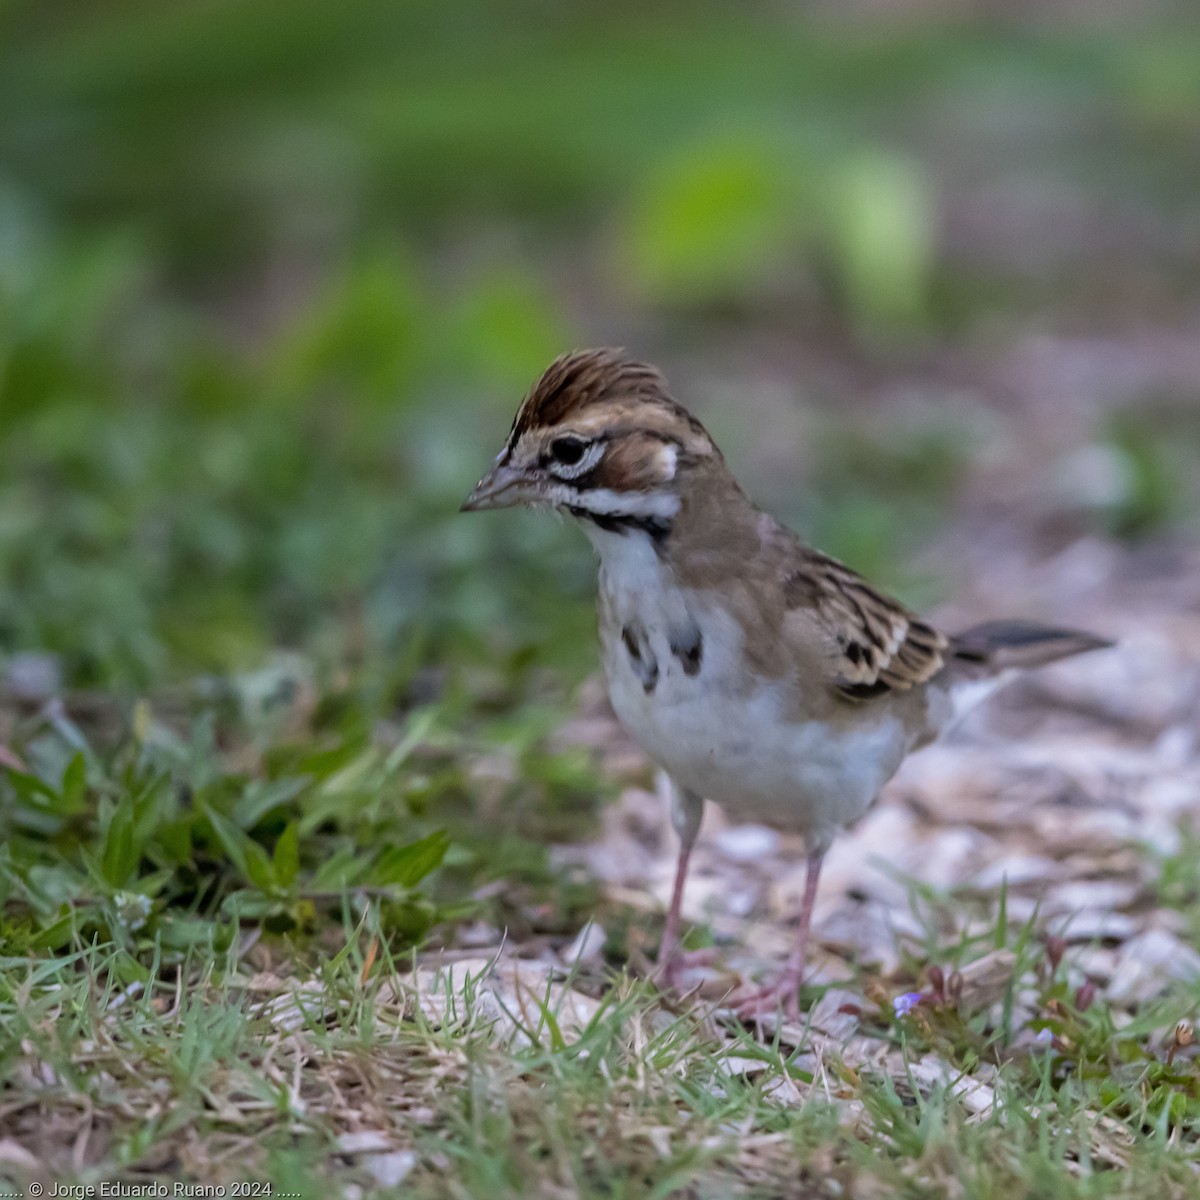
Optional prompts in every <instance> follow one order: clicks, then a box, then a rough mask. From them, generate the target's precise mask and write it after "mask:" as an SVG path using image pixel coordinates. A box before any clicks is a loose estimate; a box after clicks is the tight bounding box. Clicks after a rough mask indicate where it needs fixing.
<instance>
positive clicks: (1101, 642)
mask: <svg viewBox="0 0 1200 1200" xmlns="http://www.w3.org/2000/svg"><path fill="white" fill-rule="evenodd" d="M1113 644H1114V643H1113V642H1111V641H1109V639H1108V638H1102V637H1097V636H1096V635H1095V634H1093V633H1081V632H1080V631H1079V630H1078V629H1055V628H1053V627H1052V626H1050V625H1039V624H1037V623H1036V622H1035V621H985V622H984V623H983V624H982V625H973V626H972V627H971V628H970V629H967V630H964V631H963V632H962V633H960V634H958V635H957V636H956V637H954V638H953V639H952V641H951V647H950V650H951V653H952V654H953V656H954V657H955V658H957V659H961V660H962V661H964V662H969V663H979V664H981V665H983V666H986V667H988V668H990V669H991V670H993V671H1003V670H1005V669H1007V668H1008V667H1041V666H1044V665H1045V664H1046V663H1052V662H1055V661H1057V660H1058V659H1060V658H1070V656H1071V655H1072V654H1083V653H1085V652H1086V651H1088V650H1103V649H1104V648H1105V647H1107V646H1112V645H1113Z"/></svg>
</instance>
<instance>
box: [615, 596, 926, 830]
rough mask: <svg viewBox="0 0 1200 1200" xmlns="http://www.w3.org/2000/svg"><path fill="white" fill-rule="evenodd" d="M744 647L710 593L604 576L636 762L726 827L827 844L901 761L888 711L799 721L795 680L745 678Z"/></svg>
mask: <svg viewBox="0 0 1200 1200" xmlns="http://www.w3.org/2000/svg"><path fill="white" fill-rule="evenodd" d="M744 636H745V634H744V631H743V630H742V628H741V626H740V624H739V623H738V622H737V620H736V619H735V618H734V617H733V616H732V615H731V614H730V613H728V612H727V611H725V610H723V609H722V608H721V607H720V605H719V603H718V602H717V601H716V599H715V597H714V596H713V594H712V593H711V592H703V591H700V592H688V591H686V590H684V589H680V588H676V587H668V586H663V585H662V581H661V580H660V581H659V586H650V587H637V586H631V585H630V583H629V581H628V580H617V581H614V580H613V579H612V577H611V575H608V577H607V578H606V577H605V575H604V574H602V578H601V597H600V637H601V644H602V649H603V660H604V670H605V674H606V676H607V679H608V685H609V694H610V697H611V699H612V704H613V708H614V710H615V711H616V713H617V716H618V717H619V718H620V720H621V722H622V724H623V725H624V726H625V727H626V729H628V730H629V732H630V733H631V734H632V735H633V737H634V738H635V739H636V740H637V741H638V742H639V743H640V745H641V746H642V748H643V749H644V750H645V751H646V753H647V754H649V755H650V757H651V758H653V759H654V760H655V761H656V762H657V763H658V764H659V765H661V766H662V767H663V768H664V769H665V770H666V771H667V772H668V773H669V774H670V775H671V776H672V777H673V778H674V779H675V781H676V783H678V784H680V785H682V786H683V787H686V788H689V789H691V790H692V791H695V792H697V793H699V794H700V795H702V796H705V797H706V798H708V799H710V800H713V801H715V802H716V803H718V804H721V805H722V806H723V807H725V808H726V809H727V810H728V811H729V812H730V814H731V815H732V816H734V817H738V818H741V819H745V820H757V821H764V822H766V823H769V824H773V825H778V826H782V827H785V828H792V829H797V830H799V831H801V832H804V833H807V834H815V835H818V836H825V835H826V834H828V835H830V836H831V835H832V832H833V831H834V830H836V829H837V828H838V827H840V826H841V825H844V824H846V823H847V822H849V821H853V820H855V819H857V818H858V817H859V816H861V815H862V813H863V812H865V811H866V809H867V808H868V807H869V806H870V804H871V802H872V801H873V800H874V799H875V797H876V795H877V794H878V793H879V790H880V788H881V787H882V786H883V784H884V783H885V782H886V781H887V780H888V779H889V778H890V777H891V775H892V774H893V773H894V772H895V770H896V769H897V768H898V767H899V765H900V762H901V761H902V759H903V757H904V754H905V753H906V752H907V750H908V749H909V744H908V743H909V738H908V735H907V733H906V730H905V727H904V724H903V722H902V721H901V720H900V718H899V716H898V715H896V714H895V713H894V712H893V711H892V710H891V709H890V707H888V706H886V705H881V706H879V707H878V709H877V710H876V711H874V712H864V711H863V710H855V717H854V720H853V723H851V724H847V723H844V722H842V723H833V722H830V721H829V720H827V719H823V718H821V717H818V716H816V715H814V716H813V717H812V718H811V719H804V716H803V714H804V713H805V705H804V703H803V696H801V695H799V694H798V689H800V688H801V687H802V684H801V683H800V681H799V679H798V676H797V674H796V673H793V672H790V671H786V670H785V671H783V672H781V673H779V674H778V675H775V676H773V677H772V678H770V679H767V678H765V677H763V676H761V675H759V674H757V673H755V672H754V671H753V670H752V669H751V668H750V667H749V665H748V662H747V657H746V655H745V653H744V646H743V639H744ZM780 652H781V653H785V648H784V647H781V648H780ZM811 707H812V709H813V711H814V713H816V712H817V711H819V710H820V708H821V707H822V706H817V705H812V706H811Z"/></svg>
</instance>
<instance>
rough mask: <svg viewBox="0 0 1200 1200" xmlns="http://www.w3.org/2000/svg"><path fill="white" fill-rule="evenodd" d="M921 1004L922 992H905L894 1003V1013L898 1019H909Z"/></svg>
mask: <svg viewBox="0 0 1200 1200" xmlns="http://www.w3.org/2000/svg"><path fill="white" fill-rule="evenodd" d="M920 1003H921V993H920V992H903V993H901V994H900V995H899V996H897V997H896V998H895V1000H893V1001H892V1011H893V1012H894V1013H895V1014H896V1016H898V1017H907V1016H908V1014H909V1013H910V1012H912V1010H913V1009H914V1008H916V1007H917V1005H918V1004H920Z"/></svg>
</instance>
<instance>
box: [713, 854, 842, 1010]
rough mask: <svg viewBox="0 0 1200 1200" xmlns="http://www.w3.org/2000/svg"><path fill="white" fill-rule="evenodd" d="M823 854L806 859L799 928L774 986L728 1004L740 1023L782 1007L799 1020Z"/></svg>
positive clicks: (745, 993)
mask: <svg viewBox="0 0 1200 1200" xmlns="http://www.w3.org/2000/svg"><path fill="white" fill-rule="evenodd" d="M824 858H825V851H824V850H823V849H822V850H816V851H812V852H810V853H809V855H808V863H807V866H806V868H805V872H804V899H803V900H802V901H801V902H800V928H799V929H798V930H797V931H796V940H795V942H794V943H793V944H792V950H791V953H790V954H789V955H788V959H787V963H786V964H785V966H784V968H783V972H782V973H781V974H780V976H779V978H778V979H776V980H775V982H774V983H769V984H766V985H764V986H763V987H761V988H753V989H750V990H748V991H743V992H741V993H738V992H735V993H734V994H733V996H731V997H730V1004H731V1005H732V1007H733V1009H734V1011H735V1012H736V1013H737V1015H738V1016H739V1017H741V1018H742V1019H743V1020H752V1019H753V1018H755V1017H762V1016H767V1015H770V1014H771V1013H774V1012H775V1011H776V1010H777V1009H778V1008H779V1007H780V1006H781V1005H782V1007H783V1015H784V1016H785V1017H787V1018H788V1019H789V1020H793V1021H795V1020H799V1019H800V983H801V981H802V980H803V978H804V962H805V957H806V955H807V953H808V934H809V930H810V929H811V928H812V914H813V905H814V903H815V902H816V898H817V881H818V880H819V879H820V877H821V863H822V861H823V860H824Z"/></svg>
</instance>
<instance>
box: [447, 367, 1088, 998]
mask: <svg viewBox="0 0 1200 1200" xmlns="http://www.w3.org/2000/svg"><path fill="white" fill-rule="evenodd" d="M517 504H524V505H531V506H536V507H551V508H555V509H558V510H559V511H560V512H565V513H569V514H570V515H571V516H572V517H575V518H577V519H578V521H579V523H580V525H581V526H582V528H583V530H584V532H585V533H586V534H587V535H588V537H589V538H590V539H591V541H592V543H593V545H594V546H595V548H596V550H597V551H598V552H599V555H600V579H599V625H600V644H601V648H602V654H603V661H604V671H605V674H606V676H607V678H608V687H609V694H610V696H611V699H612V705H613V708H614V709H615V710H616V713H617V716H618V717H619V718H620V720H621V721H622V723H623V724H624V725H625V727H626V728H627V729H628V730H629V732H630V733H631V734H632V735H633V736H634V738H636V739H637V741H638V742H639V743H640V744H641V746H642V747H643V749H644V750H645V751H646V753H647V754H648V755H649V756H650V757H651V758H652V759H654V761H655V762H657V763H658V764H659V765H661V766H662V767H663V769H664V770H665V771H666V772H667V773H668V775H670V777H671V779H672V781H673V784H674V803H673V806H672V823H673V825H674V827H675V830H676V832H677V833H678V835H679V838H680V851H679V861H678V867H677V870H676V874H675V885H674V889H673V892H672V896H671V903H670V908H669V910H668V912H667V919H666V925H665V928H664V932H663V939H662V945H661V949H660V953H659V963H660V970H661V972H662V974H663V975H664V976H665V977H666V979H667V981H668V982H671V981H673V980H674V979H675V978H676V977H677V974H678V971H679V966H680V963H681V961H682V956H681V952H680V902H681V899H682V896H683V888H684V882H685V880H686V878H687V870H688V859H689V856H690V854H691V851H692V847H693V845H694V844H695V841H696V835H697V833H698V831H699V828H700V820H701V815H702V812H703V806H704V800H705V799H709V800H713V801H715V802H716V803H718V804H720V805H721V806H722V807H723V808H725V809H726V810H727V811H728V812H729V813H730V814H731V815H733V816H734V817H740V818H746V819H749V820H754V821H761V822H765V823H767V824H771V825H774V826H777V827H783V828H786V829H790V830H796V831H799V832H800V833H802V834H804V836H805V839H806V843H807V851H808V863H807V871H806V880H805V889H804V897H803V901H802V905H801V909H800V922H799V930H798V935H797V938H796V942H795V946H794V949H793V950H792V953H791V955H790V956H789V958H788V961H787V965H786V967H785V969H784V970H783V972H782V974H781V975H780V977H779V979H778V981H777V982H775V983H773V984H772V985H770V986H768V987H766V988H763V989H760V990H757V991H754V992H752V993H750V994H749V995H746V996H743V997H742V998H741V1003H740V1009H741V1011H742V1012H743V1013H744V1014H745V1015H753V1014H755V1013H759V1012H763V1011H767V1010H771V1011H773V1010H774V1009H775V1008H776V1006H777V1005H779V1004H782V1006H783V1008H784V1011H785V1012H786V1013H787V1014H788V1015H796V1014H797V1012H798V1006H799V1001H798V990H799V985H800V981H801V977H802V973H803V969H804V959H805V947H806V943H807V941H808V932H809V925H810V922H811V917H812V908H813V899H814V896H815V894H816V889H817V880H818V876H819V874H820V868H821V859H822V856H823V855H824V854H825V851H826V850H827V849H828V847H829V845H830V843H831V841H832V839H833V837H834V835H835V834H836V833H837V831H838V830H839V829H840V828H842V827H843V826H845V825H847V824H849V823H851V822H853V821H855V820H857V819H858V818H859V817H861V816H862V815H863V813H865V812H866V810H867V809H868V808H869V807H870V805H871V804H872V802H873V801H874V800H875V798H876V797H877V796H878V795H879V791H880V789H881V788H882V787H883V785H884V784H885V783H886V782H887V781H888V780H889V779H890V778H891V777H892V775H893V774H894V773H895V772H896V770H897V768H898V767H899V766H900V763H901V762H902V761H903V759H904V757H905V756H906V755H907V754H908V753H909V752H910V751H913V750H916V749H917V748H919V747H921V746H924V745H926V744H927V743H928V742H930V741H932V740H933V739H934V738H935V737H937V736H938V734H939V733H940V732H941V731H942V730H943V729H945V728H946V727H947V726H948V725H949V724H950V723H951V721H952V720H953V719H954V718H955V717H956V715H957V714H958V711H959V710H960V709H961V708H962V707H963V705H964V704H965V703H967V702H969V701H970V700H972V699H974V698H976V697H977V696H979V695H980V694H981V693H983V692H985V691H987V690H988V688H989V687H990V686H993V685H995V684H996V683H997V682H998V681H1000V680H1001V679H1002V677H1003V676H1004V675H1006V674H1007V672H1008V669H1009V668H1014V667H1031V666H1038V665H1040V664H1042V663H1048V662H1051V661H1053V660H1055V659H1059V658H1064V657H1066V656H1067V655H1071V654H1078V653H1080V652H1082V651H1085V650H1092V649H1096V648H1098V647H1101V646H1106V645H1108V644H1110V643H1108V642H1106V641H1105V640H1104V639H1102V638H1098V637H1094V636H1092V635H1091V634H1087V633H1079V632H1075V631H1073V630H1066V629H1052V628H1048V627H1045V626H1041V625H1036V624H1032V623H1028V622H1017V621H1002V622H993V623H988V624H983V625H978V626H976V627H975V628H973V629H969V630H967V631H966V632H965V633H961V634H958V635H955V636H947V635H946V634H944V633H941V632H939V631H938V630H937V629H935V628H934V627H933V626H932V625H929V624H927V623H926V622H924V621H922V620H920V619H919V618H918V617H916V616H915V615H913V614H912V613H911V612H909V611H908V610H907V609H905V608H904V607H902V606H901V605H900V604H898V603H897V602H896V601H894V600H891V599H888V598H887V597H886V596H883V595H881V594H880V593H879V592H877V591H875V589H874V588H872V587H871V586H870V585H869V584H868V583H866V582H865V580H863V579H862V578H861V577H860V576H858V575H857V574H855V572H854V571H852V570H850V569H849V568H848V567H845V566H843V565H842V564H841V563H839V562H836V561H835V560H834V559H832V558H828V557H826V556H825V555H824V554H820V553H818V552H817V551H816V550H812V549H809V548H808V547H807V546H805V545H804V544H803V543H802V542H801V541H800V539H799V538H798V537H797V536H796V535H795V534H794V533H792V532H791V530H789V529H787V528H786V527H784V526H783V525H781V524H780V523H779V522H778V521H776V520H775V519H774V518H773V517H771V516H769V515H768V514H766V513H764V512H761V511H760V510H759V509H758V508H756V507H755V506H754V504H753V503H752V502H751V501H750V500H749V498H748V497H747V496H746V494H745V492H743V491H742V489H741V488H740V487H739V486H738V483H737V480H736V479H734V477H733V475H732V474H731V473H730V471H729V468H728V467H727V466H726V465H725V459H724V457H723V456H722V454H721V452H720V450H718V449H717V447H716V445H715V444H714V443H713V440H712V438H710V437H709V435H708V433H707V432H706V431H705V429H704V426H703V425H701V424H700V422H699V421H698V420H697V419H696V418H695V417H694V416H692V415H691V414H690V413H689V412H688V411H687V410H686V409H685V408H684V407H683V406H682V405H681V404H679V403H678V402H677V401H676V400H674V399H673V398H672V396H671V394H670V392H669V391H668V390H667V385H666V382H665V380H664V379H663V377H662V376H661V375H660V374H659V373H658V372H657V371H656V370H655V369H654V368H653V367H649V366H646V365H644V364H642V363H638V362H632V361H630V360H628V359H627V358H625V357H624V356H623V355H622V353H621V352H619V351H616V350H609V349H606V350H587V351H581V352H577V353H572V354H567V355H564V356H563V357H561V358H559V359H558V360H557V361H555V362H554V363H552V364H551V365H550V367H549V368H547V370H546V371H545V373H544V374H543V375H542V377H541V378H540V379H539V380H538V381H537V382H536V383H535V384H534V386H533V389H532V390H531V391H530V393H529V395H528V396H527V397H526V399H525V401H524V403H523V404H522V405H521V407H520V409H519V410H518V412H517V415H516V419H515V420H514V421H513V425H512V430H511V432H510V433H509V436H508V441H507V442H506V443H505V445H504V448H503V450H501V452H500V454H499V455H498V456H497V458H496V461H495V463H494V465H493V466H492V468H491V470H490V471H489V472H488V473H487V474H486V475H485V476H484V477H483V478H482V479H481V480H480V481H479V484H478V485H477V486H476V488H475V490H474V491H473V492H472V493H471V494H470V496H469V497H468V498H467V500H466V501H465V502H464V504H463V506H462V507H463V509H464V511H473V510H478V509H487V508H504V507H507V506H510V505H517Z"/></svg>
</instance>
